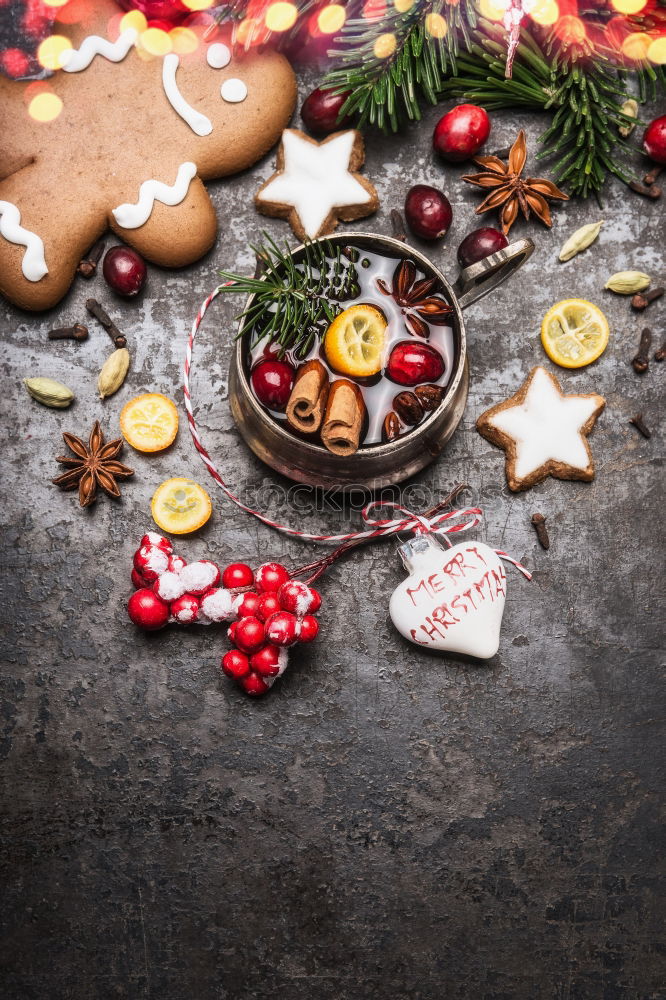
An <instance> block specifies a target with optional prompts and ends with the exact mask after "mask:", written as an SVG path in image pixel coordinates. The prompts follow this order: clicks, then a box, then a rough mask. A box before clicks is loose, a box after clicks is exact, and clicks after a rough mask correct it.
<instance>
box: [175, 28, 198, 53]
mask: <svg viewBox="0 0 666 1000" xmlns="http://www.w3.org/2000/svg"><path fill="white" fill-rule="evenodd" d="M169 38H170V39H171V51H172V52H176V53H177V54H178V55H179V56H186V55H189V54H190V52H196V50H197V48H198V46H199V39H198V38H197V36H196V34H195V33H194V32H193V31H192V29H191V28H182V27H178V28H172V29H171V31H170V32H169Z"/></svg>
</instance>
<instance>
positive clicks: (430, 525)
mask: <svg viewBox="0 0 666 1000" xmlns="http://www.w3.org/2000/svg"><path fill="white" fill-rule="evenodd" d="M231 283H232V282H227V284H231ZM220 287H222V286H220ZM219 293H220V288H219V287H218V288H216V289H215V290H214V291H213V292H211V294H210V295H209V296H208V298H207V299H206V300H205V301H204V302H203V303H202V304H201V307H200V309H199V312H198V313H197V315H196V317H195V320H194V322H193V323H192V329H191V330H190V335H189V337H188V340H187V349H186V352H185V365H184V370H183V394H184V397H185V410H186V411H187V420H188V423H189V427H190V434H191V435H192V440H193V441H194V447H195V448H196V450H197V451H198V452H199V455H200V457H201V461H202V462H203V463H204V465H205V466H206V468H207V469H208V472H209V473H210V475H211V476H212V477H213V479H214V480H215V482H216V483H217V485H218V486H219V487H220V489H221V490H222V492H223V493H224V495H225V496H226V498H227V500H230V501H231V503H233V504H235V505H236V506H237V507H239V508H240V510H242V511H244V512H245V513H246V514H250V515H251V516H252V517H256V518H257V519H258V520H259V521H261V522H263V524H266V525H268V527H269V528H274V529H275V530H276V531H280V532H282V533H283V534H285V535H290V536H291V537H292V538H300V539H301V540H302V541H304V542H321V543H328V544H330V543H333V542H338V543H340V542H354V543H357V544H358V543H363V542H369V541H372V540H373V539H375V538H382V537H386V536H387V535H397V534H400V533H401V532H412V533H423V532H434V533H436V534H437V535H440V536H442V538H444V539H446V536H447V535H453V534H457V533H458V532H461V531H469V529H470V528H475V527H476V525H477V524H479V523H480V522H481V518H482V517H483V512H482V511H481V510H480V509H479V508H478V507H465V508H462V509H461V510H449V511H443V510H440V507H439V505H438V506H435V507H433V508H432V510H430V511H428V512H427V514H425V515H422V514H414V513H412V511H410V510H407V508H405V507H400V506H399V505H397V504H394V503H392V502H391V501H373V502H372V503H370V504H368V506H367V507H365V508H364V509H363V511H362V512H361V517H362V518H363V521H364V523H365V524H366V525H368V528H367V530H365V531H351V532H348V533H345V534H340V535H324V534H321V535H320V534H315V533H313V532H308V531H299V530H298V529H297V528H290V527H289V526H288V525H286V524H280V523H279V522H278V521H273V520H272V519H271V518H270V517H267V516H266V515H265V514H262V513H261V512H260V511H258V510H254V509H253V508H252V507H249V506H248V505H247V504H245V503H243V501H242V500H241V499H240V498H239V497H237V496H236V494H235V493H233V492H232V490H230V489H229V487H228V486H227V484H226V483H225V481H224V480H223V479H222V476H221V475H220V473H219V471H218V469H217V467H216V465H215V463H214V462H213V460H212V458H211V457H210V455H209V454H208V451H207V450H206V448H205V446H204V444H203V442H202V440H201V435H200V434H199V428H198V427H197V422H196V419H195V416H194V412H193V410H192V396H191V393H190V375H191V372H192V355H193V353H194V344H195V341H196V336H197V333H198V332H199V329H200V327H201V324H202V322H203V318H204V316H205V315H206V312H207V311H208V309H209V307H210V305H211V303H212V302H214V301H215V299H216V298H217V296H218V295H219ZM381 507H390V508H391V509H392V511H393V512H394V514H395V513H399V514H401V515H402V516H399V517H395V516H393V517H389V518H377V517H373V516H372V512H373V511H375V510H377V509H379V508H381ZM464 518H468V520H463V519H464ZM452 521H453V522H457V523H450V522H452ZM446 540H447V542H448V539H446ZM448 544H451V543H450V542H448ZM496 551H497V554H498V555H499V556H500V557H501V558H502V559H505V560H506V561H507V562H510V563H512V564H513V565H514V566H515V567H516V568H517V569H518V570H520V572H521V573H522V574H523V576H525V577H526V578H527V579H528V580H531V579H532V576H531V574H530V573H529V572H528V571H527V570H526V569H525V567H524V566H522V565H521V564H520V563H519V562H517V560H515V559H513V558H512V557H511V556H509V555H507V553H506V552H501V551H500V550H499V549H497V550H496Z"/></svg>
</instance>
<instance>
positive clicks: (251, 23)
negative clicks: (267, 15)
mask: <svg viewBox="0 0 666 1000" xmlns="http://www.w3.org/2000/svg"><path fill="white" fill-rule="evenodd" d="M257 27H258V24H257V21H256V20H255V18H253V17H246V18H245V20H244V21H241V23H240V24H239V25H238V28H237V29H236V38H237V40H238V43H239V45H250V43H251V42H252V38H253V36H254V33H255V30H256V29H257Z"/></svg>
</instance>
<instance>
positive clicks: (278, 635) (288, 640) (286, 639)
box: [266, 611, 300, 646]
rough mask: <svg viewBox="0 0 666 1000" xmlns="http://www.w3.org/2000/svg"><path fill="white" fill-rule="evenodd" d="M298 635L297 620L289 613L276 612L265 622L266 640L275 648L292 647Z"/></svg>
mask: <svg viewBox="0 0 666 1000" xmlns="http://www.w3.org/2000/svg"><path fill="white" fill-rule="evenodd" d="M299 633H300V628H299V624H298V619H297V618H296V615H292V614H291V613H290V612H289V611H278V612H277V613H276V614H274V615H271V617H270V618H269V619H268V621H267V622H266V638H267V639H268V640H269V641H270V642H274V643H275V645H276V646H293V644H294V643H295V642H298V636H299Z"/></svg>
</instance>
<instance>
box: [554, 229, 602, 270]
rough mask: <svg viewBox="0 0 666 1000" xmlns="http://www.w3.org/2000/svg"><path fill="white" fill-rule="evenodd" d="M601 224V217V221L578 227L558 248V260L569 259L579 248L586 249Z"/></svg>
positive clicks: (595, 236) (578, 251)
mask: <svg viewBox="0 0 666 1000" xmlns="http://www.w3.org/2000/svg"><path fill="white" fill-rule="evenodd" d="M603 224H604V221H603V219H602V220H601V222H590V223H589V224H588V225H587V226H581V228H580V229H577V230H576V232H575V233H573V235H572V236H570V237H569V239H568V240H567V241H566V243H565V244H564V246H563V247H562V249H561V250H560V260H571V258H572V257H575V256H576V254H577V253H580V252H581V250H587V248H588V247H589V246H590V244H591V243H594V241H595V240H596V238H597V236H598V235H599V231H600V229H601V227H602V226H603Z"/></svg>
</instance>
